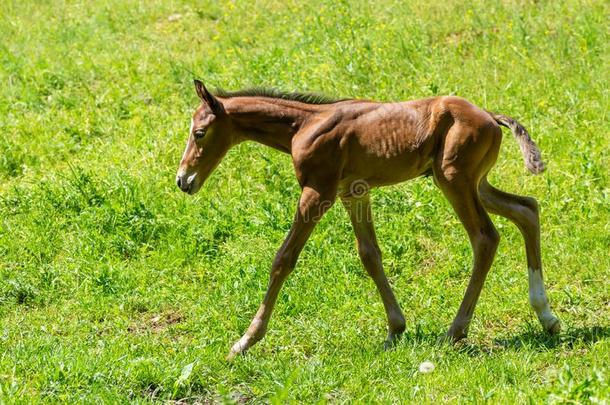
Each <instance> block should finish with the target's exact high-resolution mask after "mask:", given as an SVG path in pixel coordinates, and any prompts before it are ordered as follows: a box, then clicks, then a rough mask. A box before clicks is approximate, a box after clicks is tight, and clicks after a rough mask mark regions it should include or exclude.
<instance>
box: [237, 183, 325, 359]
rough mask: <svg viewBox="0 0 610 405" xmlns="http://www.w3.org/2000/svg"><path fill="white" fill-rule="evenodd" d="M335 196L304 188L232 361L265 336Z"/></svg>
mask: <svg viewBox="0 0 610 405" xmlns="http://www.w3.org/2000/svg"><path fill="white" fill-rule="evenodd" d="M335 197H336V194H335V190H330V191H328V192H327V191H322V190H320V191H319V189H318V190H316V189H314V188H312V187H304V188H303V192H302V193H301V197H300V199H299V205H298V208H297V213H296V215H295V218H294V222H293V223H292V227H291V228H290V232H288V236H287V237H286V239H285V240H284V243H283V244H282V247H281V248H280V249H279V250H278V252H277V254H276V256H275V260H274V261H273V265H272V266H271V275H270V279H269V285H268V287H267V293H266V294H265V298H264V299H263V302H262V303H261V305H260V307H259V309H258V311H257V312H256V315H255V316H254V319H253V320H252V323H251V324H250V327H249V328H248V330H247V331H246V333H245V334H244V335H243V336H242V337H241V339H239V340H238V341H237V342H235V344H234V345H233V347H232V348H231V352H230V353H229V355H228V357H227V358H228V359H229V360H230V359H232V358H233V357H235V356H236V355H237V354H240V353H244V352H245V351H246V350H248V348H250V347H251V346H253V345H254V344H255V343H256V342H258V341H259V340H261V339H262V338H263V336H265V332H266V331H267V325H268V324H269V319H270V318H271V313H272V312H273V307H274V305H275V301H276V299H277V296H278V293H279V292H280V289H281V288H282V284H283V283H284V280H285V279H286V277H288V275H289V274H290V273H291V272H292V270H293V269H294V266H295V265H296V262H297V259H298V258H299V254H300V253H301V250H302V249H303V246H305V242H307V239H308V238H309V235H311V232H312V231H313V228H314V227H315V225H316V223H317V222H318V221H319V220H320V218H321V217H322V215H324V212H326V211H327V210H328V209H329V208H330V207H331V206H332V204H333V202H334V200H335Z"/></svg>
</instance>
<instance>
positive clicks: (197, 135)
mask: <svg viewBox="0 0 610 405" xmlns="http://www.w3.org/2000/svg"><path fill="white" fill-rule="evenodd" d="M193 135H195V138H197V139H201V138H203V136H204V135H205V129H198V130H197V131H195V132H194V133H193Z"/></svg>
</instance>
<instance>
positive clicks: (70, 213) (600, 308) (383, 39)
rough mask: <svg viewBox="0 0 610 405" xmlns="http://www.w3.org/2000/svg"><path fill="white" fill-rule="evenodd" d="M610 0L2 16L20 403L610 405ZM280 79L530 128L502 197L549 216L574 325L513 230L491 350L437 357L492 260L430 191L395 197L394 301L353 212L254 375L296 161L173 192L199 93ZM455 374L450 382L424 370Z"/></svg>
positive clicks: (246, 147)
mask: <svg viewBox="0 0 610 405" xmlns="http://www.w3.org/2000/svg"><path fill="white" fill-rule="evenodd" d="M609 13H610V10H609V8H608V5H607V4H606V3H605V2H602V1H584V2H577V1H571V0H568V1H560V2H530V1H505V2H484V1H474V2H464V3H459V2H456V1H444V2H433V3H432V4H423V3H421V2H402V1H390V0H384V1H379V2H371V3H370V4H369V3H365V2H344V1H341V2H335V1H318V0H316V1H309V2H288V3H286V2H281V3H280V2H266V1H262V2H222V3H218V2H209V1H203V2H193V3H188V2H169V1H167V2H160V1H149V2H135V1H123V2H120V1H116V0H106V1H101V2H95V4H93V3H89V2H62V1H48V2H39V1H5V2H2V3H0V83H2V86H0V319H1V322H0V402H2V401H3V400H4V401H7V402H13V401H21V402H32V401H41V402H43V401H44V402H49V401H50V402H57V401H65V402H77V401H82V402H97V401H105V402H125V401H128V400H133V401H140V402H146V401H153V400H168V399H176V400H177V399H186V400H189V401H193V402H194V401H202V402H204V403H205V401H210V400H218V401H220V400H223V399H224V400H233V401H236V402H242V401H247V400H262V401H272V402H284V401H287V400H297V401H303V402H312V401H319V400H321V401H336V402H371V401H380V402H398V401H405V402H406V401H413V402H438V401H456V400H461V401H464V402H466V401H481V402H482V401H485V400H490V401H492V402H504V403H506V402H524V401H526V400H528V399H531V400H532V401H533V402H539V401H541V400H547V401H551V402H552V401H558V402H561V401H577V402H578V401H581V402H587V401H592V402H595V401H599V402H602V401H604V400H605V401H607V400H608V397H609V396H610V392H609V389H608V371H609V367H610V366H609V364H608V363H609V361H608V359H609V358H610V337H609V336H610V329H609V328H610V315H609V314H610V306H609V305H610V303H609V295H608V288H607V284H608V277H609V276H610V255H609V254H608V252H609V251H610V225H609V223H610V187H609V184H610V183H609V173H610V172H609V170H608V167H610V160H609V155H608V153H609V150H610V144H609V141H608V139H609V138H608V129H607V122H608V115H607V111H608V110H609V107H610V103H609V102H608V84H607V76H608V71H609V63H608V62H609V61H608V56H607V55H608V54H610V52H609V49H608V45H607V44H608V42H609V41H608V31H607V17H608V15H609ZM195 76H197V77H199V78H201V79H203V80H204V81H205V82H206V84H208V85H209V86H210V87H215V86H219V87H224V88H227V89H238V88H242V87H247V86H251V85H267V86H275V87H279V88H282V89H284V90H311V91H320V92H324V93H327V94H329V95H331V96H342V97H362V98H372V99H378V100H400V99H410V98H418V97H426V96H430V95H435V94H457V95H460V96H463V97H466V98H468V99H470V100H472V101H473V102H475V103H477V104H478V105H481V106H483V107H485V108H487V109H490V110H494V111H498V112H502V113H505V114H508V115H511V116H514V117H516V118H518V119H519V120H520V121H521V122H522V123H523V124H524V125H525V126H526V127H527V128H528V129H529V131H530V132H531V134H532V136H533V137H534V139H535V140H536V141H537V143H538V144H539V145H540V147H541V149H542V151H543V156H544V158H545V160H546V161H547V163H548V171H547V172H546V173H545V174H543V175H541V176H531V175H528V174H527V172H526V170H525V169H524V167H523V164H522V160H521V156H520V153H519V150H518V147H517V145H516V143H515V142H514V140H513V139H511V137H510V136H506V137H505V141H504V144H503V146H502V152H501V156H500V159H499V162H498V164H497V165H496V168H495V169H494V171H493V172H492V174H491V176H490V177H491V180H492V182H493V183H494V184H496V185H497V186H498V187H500V188H502V189H505V190H507V191H511V192H514V193H518V194H523V195H531V196H534V197H536V198H537V199H538V201H539V203H540V207H541V212H542V222H543V223H542V244H543V262H544V265H545V274H546V278H547V285H548V290H549V296H550V299H551V301H552V306H553V307H554V309H555V310H556V312H557V314H558V315H559V317H560V318H561V319H562V321H563V325H564V332H563V333H562V334H561V335H560V336H559V337H555V338H549V337H547V336H546V335H544V334H542V333H541V330H540V327H539V325H538V323H537V321H536V320H535V316H534V314H533V313H532V311H531V310H530V309H529V307H528V304H527V273H526V265H525V255H524V252H523V246H522V245H523V241H522V239H521V236H520V235H519V232H518V231H517V229H516V228H515V227H514V226H513V225H512V224H510V223H508V222H507V221H505V220H503V219H500V218H497V219H496V218H494V222H495V223H496V224H497V226H498V228H499V230H500V233H501V235H502V237H503V239H502V241H501V244H500V247H499V251H498V255H497V257H496V261H495V264H494V267H493V269H492V271H491V273H490V275H489V277H488V280H487V283H486V286H485V289H484V290H483V293H482V296H481V300H480V303H479V306H478V307H477V311H476V315H475V319H474V321H473V324H472V327H471V333H470V337H469V339H468V341H467V342H466V343H465V344H463V345H460V346H459V347H458V348H447V347H443V346H439V345H437V344H436V339H437V337H438V336H439V335H440V334H442V333H443V332H444V331H445V329H446V328H447V327H448V325H449V323H450V321H451V319H452V317H453V315H454V314H455V311H456V310H457V307H458V305H459V302H460V299H461V297H462V294H463V291H464V289H465V285H466V283H467V279H468V276H469V268H470V261H471V251H470V246H469V244H468V241H467V237H466V235H465V232H464V231H463V229H462V227H461V226H460V224H459V222H458V220H457V219H456V218H455V216H454V215H453V213H452V211H451V208H450V207H449V205H448V203H447V202H446V201H445V200H444V199H443V197H442V195H441V193H440V192H439V191H438V190H437V189H436V188H435V187H434V185H433V184H432V182H431V181H430V179H418V180H415V181H413V182H410V183H407V184H403V185H399V186H394V187H389V188H386V189H380V190H375V191H374V192H373V199H374V203H375V215H376V219H377V221H376V222H377V234H378V238H379V240H380V244H381V248H382V250H383V252H384V264H385V267H386V271H387V273H388V276H389V278H390V280H391V283H392V285H393V287H394V289H395V292H396V295H397V297H398V300H399V302H400V304H401V307H402V308H403V310H404V312H405V317H406V319H407V333H406V335H405V337H404V339H403V340H402V341H401V342H400V344H399V345H398V347H397V348H396V349H395V350H392V351H389V352H384V351H382V340H383V338H384V336H385V317H384V312H383V306H382V304H381V300H380V299H379V297H378V295H377V292H376V291H375V289H374V285H373V283H372V282H371V281H370V279H368V277H367V276H366V274H365V272H364V271H363V269H362V268H361V265H360V263H359V260H358V257H357V254H356V252H355V248H354V240H353V239H354V238H353V236H352V233H351V230H350V226H349V223H348V222H349V221H348V219H347V215H346V214H345V213H344V212H343V211H342V210H341V208H340V207H339V206H337V207H334V208H333V209H332V210H331V211H330V212H329V214H328V215H327V216H326V217H325V218H324V220H323V221H322V223H321V224H320V225H319V226H318V228H317V229H316V231H315V232H314V235H313V236H312V238H311V240H310V241H309V243H308V245H307V246H306V248H305V250H304V252H303V254H302V256H301V259H300V261H299V264H298V267H297V270H296V271H295V272H294V274H293V275H292V276H291V278H290V279H289V280H288V281H287V283H286V285H285V287H284V289H283V291H282V293H281V296H280V298H279V301H278V305H277V310H276V312H275V314H274V317H273V319H272V322H271V325H270V330H269V333H268V335H267V337H266V338H265V340H264V341H263V342H261V343H260V344H259V345H257V346H256V347H255V348H253V349H252V350H251V351H250V353H249V354H248V355H247V356H245V357H242V358H238V359H237V360H236V361H235V362H233V363H230V364H229V363H227V362H225V361H224V357H225V355H226V354H227V352H228V349H229V348H230V345H231V343H232V342H233V341H234V340H235V339H237V338H238V337H239V336H240V335H241V333H242V332H243V331H244V329H245V328H246V327H247V325H248V323H249V321H250V319H251V317H252V316H253V314H254V312H255V310H256V308H257V306H258V303H259V302H260V300H261V298H262V295H263V293H264V289H265V287H266V284H267V277H268V270H269V267H270V264H271V261H272V259H273V256H274V253H275V250H276V249H277V247H278V246H279V245H280V244H281V242H282V240H283V237H284V235H285V233H286V232H287V230H288V227H289V225H290V221H291V219H292V216H293V210H294V207H295V204H296V199H297V198H298V195H299V187H298V184H297V182H296V181H295V178H294V175H293V173H292V164H291V162H290V158H289V157H288V156H285V155H282V154H280V153H278V152H275V151H272V150H268V149H266V148H264V147H261V146H258V145H252V144H243V145H240V146H238V147H237V148H236V149H235V150H233V151H231V152H230V153H229V155H228V156H227V157H226V159H225V161H224V162H223V163H222V164H221V166H220V167H219V169H218V170H217V172H216V173H215V174H214V175H213V176H212V177H211V178H210V179H209V181H208V183H206V185H205V186H204V188H203V190H202V191H201V192H200V193H199V194H197V196H195V197H189V196H186V195H183V194H182V193H181V192H179V190H178V189H177V188H176V187H175V185H174V180H173V179H174V175H175V171H176V168H177V164H178V160H179V158H180V154H181V152H182V150H183V147H184V142H185V140H186V136H187V131H188V126H189V117H190V112H191V110H192V109H193V108H194V107H195V106H196V104H197V99H196V95H195V93H194V91H193V89H192V85H191V83H192V79H193V77H195ZM425 360H429V361H432V362H433V363H434V364H435V366H436V368H435V370H434V371H433V372H432V373H430V374H425V375H423V374H419V373H418V372H417V370H418V367H419V364H420V363H421V362H423V361H425Z"/></svg>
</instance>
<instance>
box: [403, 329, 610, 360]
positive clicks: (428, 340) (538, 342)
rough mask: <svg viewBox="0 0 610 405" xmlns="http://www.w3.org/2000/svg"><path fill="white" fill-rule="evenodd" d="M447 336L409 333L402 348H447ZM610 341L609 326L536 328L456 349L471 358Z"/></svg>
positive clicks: (455, 347)
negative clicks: (552, 331) (551, 330)
mask: <svg viewBox="0 0 610 405" xmlns="http://www.w3.org/2000/svg"><path fill="white" fill-rule="evenodd" d="M442 336H443V335H440V334H438V333H431V332H422V331H419V330H418V331H414V332H411V333H409V332H408V331H407V332H405V333H404V334H403V335H402V337H401V338H400V343H398V344H400V345H407V346H408V345H412V344H422V343H423V344H431V345H443V344H446V343H442V342H440V339H441V338H442ZM604 339H610V327H608V326H590V327H580V328H570V329H568V330H566V331H565V332H562V333H560V334H559V335H549V334H548V333H546V332H543V331H542V330H540V329H538V328H537V325H536V326H532V327H531V328H528V330H527V331H525V332H523V333H521V334H518V335H515V336H512V337H509V338H507V339H495V340H494V341H493V343H492V344H477V343H475V342H473V341H470V340H468V339H466V340H463V341H460V342H458V343H456V344H455V345H454V346H453V348H454V350H456V351H458V352H461V353H466V354H468V355H471V356H478V355H483V354H487V355H489V354H492V353H494V352H497V351H502V350H540V349H545V350H546V349H553V348H556V347H562V348H568V349H570V348H572V347H573V346H575V345H577V344H580V345H584V346H591V345H593V344H594V343H596V342H598V341H600V340H604Z"/></svg>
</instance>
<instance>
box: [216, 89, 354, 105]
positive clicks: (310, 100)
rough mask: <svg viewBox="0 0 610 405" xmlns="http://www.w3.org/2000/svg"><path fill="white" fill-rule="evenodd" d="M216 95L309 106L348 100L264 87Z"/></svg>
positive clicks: (222, 92) (220, 90) (217, 94)
mask: <svg viewBox="0 0 610 405" xmlns="http://www.w3.org/2000/svg"><path fill="white" fill-rule="evenodd" d="M214 95H216V96H218V97H222V98H231V97H269V98H279V99H282V100H290V101H298V102H300V103H307V104H333V103H337V102H339V101H344V100H347V99H335V98H331V97H327V96H324V95H321V94H316V93H298V92H292V93H291V92H287V91H281V90H277V89H268V88H264V87H253V88H250V89H244V90H237V91H226V90H223V89H216V90H215V91H214Z"/></svg>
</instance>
